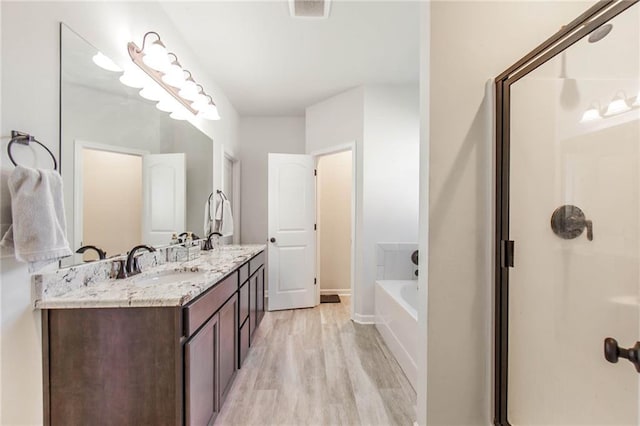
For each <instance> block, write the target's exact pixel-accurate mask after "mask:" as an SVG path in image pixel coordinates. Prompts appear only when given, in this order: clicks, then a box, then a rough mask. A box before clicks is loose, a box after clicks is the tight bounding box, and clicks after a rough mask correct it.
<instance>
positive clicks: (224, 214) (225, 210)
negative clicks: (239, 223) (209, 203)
mask: <svg viewBox="0 0 640 426" xmlns="http://www.w3.org/2000/svg"><path fill="white" fill-rule="evenodd" d="M216 223H217V226H216V229H217V231H218V232H219V233H221V234H222V236H223V237H229V236H231V235H233V214H232V212H231V203H230V202H229V200H227V199H224V200H220V201H219V202H218V206H217V207H216Z"/></svg>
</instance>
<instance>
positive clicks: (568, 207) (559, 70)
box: [507, 6, 640, 425]
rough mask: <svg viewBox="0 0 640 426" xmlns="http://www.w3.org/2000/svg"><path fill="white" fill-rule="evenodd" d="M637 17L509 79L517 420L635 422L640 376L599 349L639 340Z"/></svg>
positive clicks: (512, 394) (511, 338) (622, 19)
mask: <svg viewBox="0 0 640 426" xmlns="http://www.w3.org/2000/svg"><path fill="white" fill-rule="evenodd" d="M639 18H640V15H639V14H638V7H637V6H634V7H633V8H631V9H629V10H627V11H626V12H625V13H622V14H621V15H619V16H618V17H616V18H615V19H613V20H612V21H611V24H612V27H611V28H610V29H609V30H610V31H609V33H608V35H606V36H604V37H603V38H602V37H598V40H591V41H590V40H589V39H588V37H587V38H584V39H582V40H580V41H579V42H577V43H576V44H574V45H573V46H571V47H569V48H568V49H567V50H566V51H565V52H564V53H563V54H561V55H560V56H557V57H556V59H554V60H551V61H549V62H547V63H546V64H544V65H543V66H541V67H540V68H538V69H536V70H535V71H533V72H531V73H530V74H529V75H527V76H526V77H525V78H523V79H521V80H519V81H517V82H516V83H515V84H513V85H512V86H511V92H510V95H511V109H510V114H511V127H510V138H511V141H510V184H509V197H510V200H509V239H510V240H513V241H515V255H514V257H513V260H514V263H513V266H514V267H513V268H512V269H509V281H508V302H509V312H508V366H509V368H508V376H507V380H508V419H509V422H510V423H511V424H513V425H588V424H590V425H638V424H639V418H638V412H639V404H640V402H639V401H640V400H639V391H638V390H639V385H640V382H639V378H640V375H639V374H638V371H640V370H638V371H637V370H636V365H634V363H632V362H630V361H629V360H627V359H624V358H620V359H619V361H618V362H617V363H612V362H611V361H615V358H616V356H614V355H621V356H624V355H627V356H628V357H629V355H630V353H627V352H624V351H623V350H622V351H617V350H616V349H615V347H614V344H613V342H612V341H611V340H610V341H609V342H608V349H607V350H608V355H607V357H605V350H604V343H605V340H606V339H607V338H614V339H616V340H617V342H618V343H619V345H620V346H621V347H622V348H630V347H633V346H634V345H635V344H636V342H638V341H640V297H639V296H640V292H639V290H640V261H639V259H640V125H639V123H640V121H639V119H640V103H639V102H638V101H639V99H638V98H636V94H637V93H638V92H639V90H640V73H639V72H638V71H639V65H640V30H639V26H638V22H640V19H639ZM616 99H623V102H622V104H620V103H618V104H617V108H616V107H615V106H614V108H613V109H612V107H611V105H612V101H615V100H616ZM634 102H635V104H636V105H634ZM596 104H598V106H596V108H597V109H598V111H597V114H596V113H591V115H589V114H585V113H586V112H587V111H588V110H590V109H593V108H594V107H593V105H596ZM633 356H634V355H633V354H631V355H630V357H632V358H633ZM638 356H640V352H639V353H638ZM606 358H609V360H607V359H606ZM639 361H640V360H639ZM638 368H639V369H640V364H639V365H638Z"/></svg>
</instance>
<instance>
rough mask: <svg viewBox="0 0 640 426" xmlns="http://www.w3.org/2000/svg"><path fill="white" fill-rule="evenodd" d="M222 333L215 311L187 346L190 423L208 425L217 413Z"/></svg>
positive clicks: (201, 425) (186, 361) (186, 364)
mask: <svg viewBox="0 0 640 426" xmlns="http://www.w3.org/2000/svg"><path fill="white" fill-rule="evenodd" d="M219 334H220V322H219V316H218V315H217V314H216V315H214V316H213V318H211V319H210V320H209V321H208V322H207V323H206V324H205V325H204V326H203V327H202V328H201V329H200V330H199V331H198V333H196V335H195V336H193V337H192V338H191V339H190V340H189V341H188V342H187V343H186V344H185V345H184V358H185V368H184V371H185V406H186V415H185V423H186V425H187V426H203V425H208V424H210V423H212V422H213V419H214V418H215V416H216V414H217V411H218V406H219V404H218V400H217V394H218V392H217V390H218V387H217V382H218V377H217V374H216V373H217V371H218V368H217V367H218V352H219V351H218V340H219Z"/></svg>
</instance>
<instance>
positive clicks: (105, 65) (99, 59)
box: [91, 52, 122, 72]
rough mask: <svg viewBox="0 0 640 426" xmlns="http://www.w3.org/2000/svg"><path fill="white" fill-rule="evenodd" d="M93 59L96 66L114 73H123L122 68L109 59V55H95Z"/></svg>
mask: <svg viewBox="0 0 640 426" xmlns="http://www.w3.org/2000/svg"><path fill="white" fill-rule="evenodd" d="M91 59H92V60H93V63H94V64H96V65H97V66H99V67H100V68H102V69H104V70H107V71H113V72H122V68H120V67H119V66H118V65H117V64H116V63H115V62H113V61H112V60H111V58H109V57H108V56H107V55H105V54H103V53H102V52H98V53H96V54H95V55H93V58H91Z"/></svg>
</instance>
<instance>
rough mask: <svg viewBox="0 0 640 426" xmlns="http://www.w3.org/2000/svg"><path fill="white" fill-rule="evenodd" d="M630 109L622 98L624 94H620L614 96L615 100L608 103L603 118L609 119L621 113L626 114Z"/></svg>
mask: <svg viewBox="0 0 640 426" xmlns="http://www.w3.org/2000/svg"><path fill="white" fill-rule="evenodd" d="M630 109H631V107H630V106H629V104H628V103H627V99H626V98H625V96H624V93H622V92H620V93H618V94H617V95H616V97H615V98H613V100H612V101H611V103H609V106H608V107H607V111H606V112H605V113H604V115H605V117H610V116H612V115H616V114H621V113H623V112H627V111H629V110H630Z"/></svg>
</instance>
